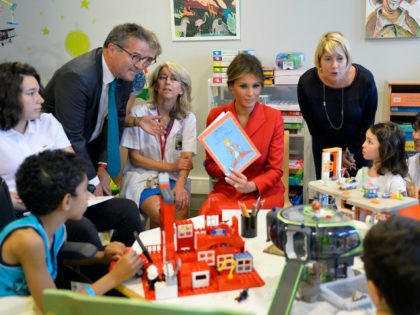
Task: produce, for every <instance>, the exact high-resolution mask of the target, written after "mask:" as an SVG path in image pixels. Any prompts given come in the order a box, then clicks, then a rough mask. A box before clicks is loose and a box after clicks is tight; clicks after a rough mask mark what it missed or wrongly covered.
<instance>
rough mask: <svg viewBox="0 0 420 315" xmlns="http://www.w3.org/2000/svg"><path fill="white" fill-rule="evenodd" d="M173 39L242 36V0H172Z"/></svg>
mask: <svg viewBox="0 0 420 315" xmlns="http://www.w3.org/2000/svg"><path fill="white" fill-rule="evenodd" d="M170 5H171V27H172V40H175V41H182V40H226V39H240V27H239V0H170Z"/></svg>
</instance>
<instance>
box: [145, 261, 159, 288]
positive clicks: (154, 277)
mask: <svg viewBox="0 0 420 315" xmlns="http://www.w3.org/2000/svg"><path fill="white" fill-rule="evenodd" d="M158 281H159V272H158V269H157V267H156V266H155V265H150V266H149V267H147V284H148V285H149V288H150V290H154V289H155V283H156V282H158Z"/></svg>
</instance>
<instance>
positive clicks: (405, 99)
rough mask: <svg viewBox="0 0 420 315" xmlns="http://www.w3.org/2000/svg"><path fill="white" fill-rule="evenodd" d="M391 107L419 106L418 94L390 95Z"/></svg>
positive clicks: (419, 96) (419, 95)
mask: <svg viewBox="0 0 420 315" xmlns="http://www.w3.org/2000/svg"><path fill="white" fill-rule="evenodd" d="M390 105H391V106H420V93H391V104H390Z"/></svg>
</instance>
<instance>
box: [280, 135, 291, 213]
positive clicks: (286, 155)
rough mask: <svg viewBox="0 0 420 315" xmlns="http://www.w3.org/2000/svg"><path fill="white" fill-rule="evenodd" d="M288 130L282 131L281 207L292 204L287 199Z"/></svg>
mask: <svg viewBox="0 0 420 315" xmlns="http://www.w3.org/2000/svg"><path fill="white" fill-rule="evenodd" d="M289 141H290V133H289V130H285V131H284V149H283V175H282V177H281V181H282V182H283V186H284V206H283V208H287V207H290V206H291V205H292V204H291V202H290V199H289Z"/></svg>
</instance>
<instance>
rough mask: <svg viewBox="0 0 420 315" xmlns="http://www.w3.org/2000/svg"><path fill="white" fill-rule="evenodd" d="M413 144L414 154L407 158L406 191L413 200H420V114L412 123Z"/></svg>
mask: <svg viewBox="0 0 420 315" xmlns="http://www.w3.org/2000/svg"><path fill="white" fill-rule="evenodd" d="M413 142H414V151H416V154H414V155H412V156H410V157H409V158H408V176H407V178H406V180H407V191H408V195H409V196H410V197H413V198H420V194H419V192H420V113H417V115H416V118H415V120H414V123H413Z"/></svg>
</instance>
